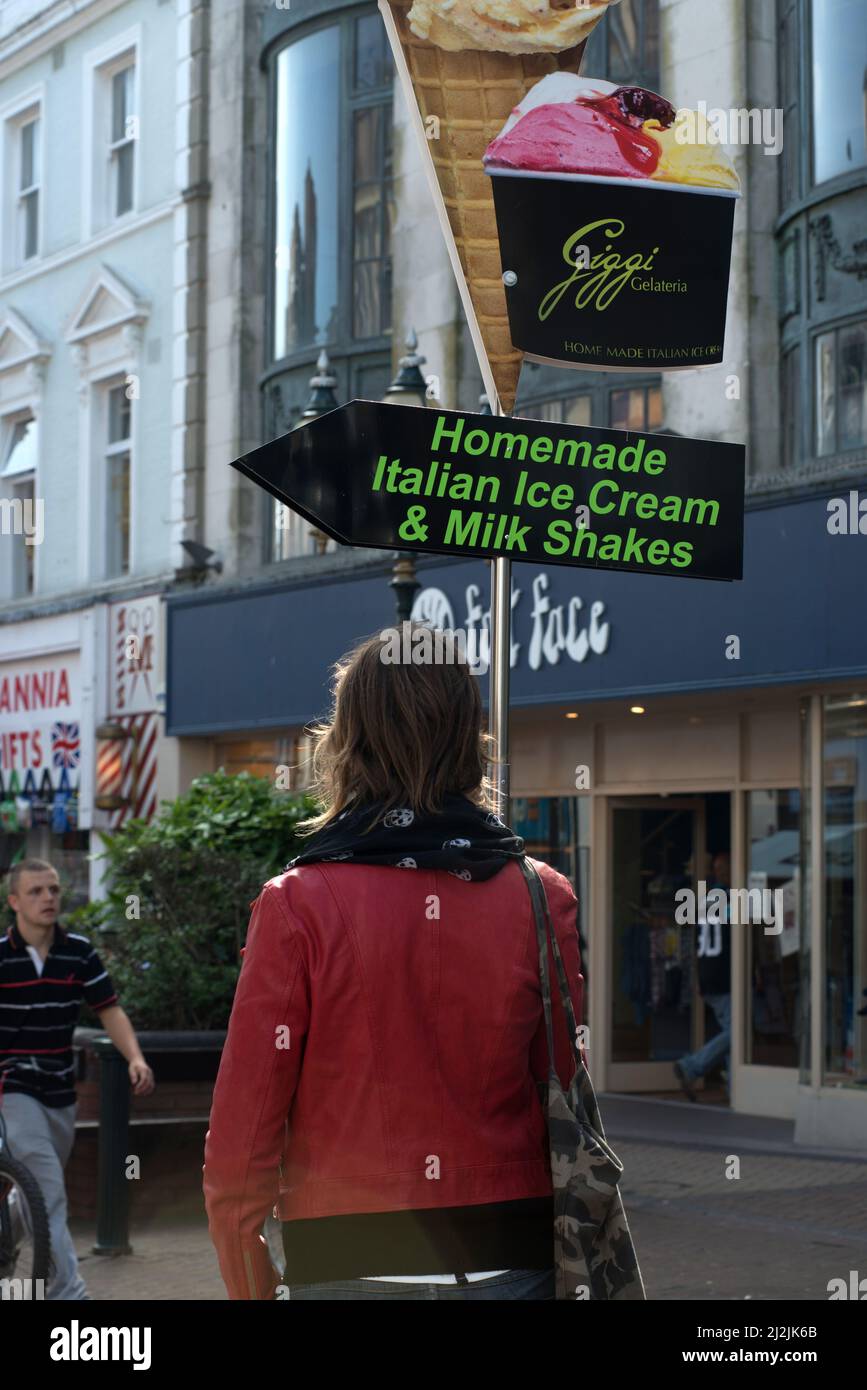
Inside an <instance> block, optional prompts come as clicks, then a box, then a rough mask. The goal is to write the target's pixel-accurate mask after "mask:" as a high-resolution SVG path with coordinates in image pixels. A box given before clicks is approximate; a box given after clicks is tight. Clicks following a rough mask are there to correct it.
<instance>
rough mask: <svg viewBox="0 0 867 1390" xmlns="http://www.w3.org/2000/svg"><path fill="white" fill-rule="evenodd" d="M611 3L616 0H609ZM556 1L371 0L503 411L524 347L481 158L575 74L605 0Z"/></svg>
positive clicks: (486, 372) (489, 382) (511, 397)
mask: <svg viewBox="0 0 867 1390" xmlns="http://www.w3.org/2000/svg"><path fill="white" fill-rule="evenodd" d="M611 3H616V0H611ZM608 4H609V0H602V2H601V3H596V4H592V3H591V4H576V3H575V0H569V2H568V4H566V3H562V0H561V3H558V0H379V8H380V10H381V12H382V14H383V18H384V19H385V22H386V27H387V29H388V34H389V39H390V41H391V46H392V51H393V53H394V58H395V63H396V65H397V70H398V74H399V76H400V78H401V80H402V85H403V88H404V91H405V93H406V95H407V99H408V102H409V105H410V113H411V115H412V116H413V120H414V124H415V128H416V133H417V136H418V139H419V142H420V146H421V148H422V151H423V155H424V159H425V164H426V169H427V173H428V178H429V181H430V183H431V186H432V189H433V191H434V194H435V196H436V201H437V206H438V208H439V210H440V213H441V220H442V223H443V231H444V234H445V237H446V245H447V247H448V250H449V254H450V256H451V259H452V264H453V266H454V268H455V273H456V275H457V278H458V285H459V288H460V290H461V296H462V299H463V303H464V308H465V311H466V313H467V318H468V321H469V325H470V331H471V333H472V336H473V341H474V344H475V347H476V352H477V354H478V355H479V359H480V365H481V367H482V375H483V377H484V378H485V384H486V386H487V389H488V392H489V394H490V393H491V392H492V390H493V391H495V392H496V395H497V397H498V398H499V402H500V407H501V409H502V410H503V411H504V412H505V413H506V414H508V413H509V412H510V411H511V409H512V406H513V405H514V402H515V392H516V390H517V385H518V375H519V373H520V370H521V361H522V358H523V353H522V352H521V351H520V350H519V349H518V348H516V347H515V346H514V344H513V341H512V335H511V330H510V326H509V312H508V306H507V303H506V291H505V287H504V284H503V266H502V262H501V258H500V243H499V237H498V231H497V216H496V211H495V208H494V193H493V188H492V184H491V179H490V178H488V177H487V175H486V173H485V169H484V164H483V159H484V155H485V152H486V150H487V148H488V146H489V145H490V144H491V142H492V141H493V140H494V139H496V137H497V136H498V135H499V134H500V132H501V131H502V129H503V125H504V123H505V122H506V121H507V120H508V118H509V116H510V115H511V113H512V112H513V110H514V109H515V108H516V107H517V106H518V105H519V104H520V102H521V101H523V100H524V98H525V97H526V96H527V94H528V93H529V92H530V91H531V90H532V88H533V87H534V86H535V85H536V84H537V83H538V82H539V81H540V80H541V79H542V78H543V77H545V76H547V75H549V74H551V73H556V72H567V73H573V74H576V75H577V73H578V70H579V68H580V65H581V58H582V55H583V52H584V44H585V42H586V39H587V37H588V35H589V34H590V32H591V30H592V29H593V28H595V26H596V24H598V22H599V20H600V19H601V18H602V17H603V15H604V14H605V12H606V10H607V8H608Z"/></svg>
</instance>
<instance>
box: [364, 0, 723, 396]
mask: <svg viewBox="0 0 867 1390" xmlns="http://www.w3.org/2000/svg"><path fill="white" fill-rule="evenodd" d="M610 2H611V3H616V2H617V0H610ZM379 7H380V10H381V11H382V13H383V16H384V18H385V22H386V27H387V29H388V33H389V38H390V40H391V44H392V49H393V51H394V55H395V61H396V63H397V68H398V73H399V75H400V77H401V80H402V85H403V87H404V90H405V92H406V94H407V98H408V100H409V103H410V113H411V115H412V117H413V120H414V124H415V129H416V134H417V136H418V139H419V142H420V146H421V148H422V150H423V152H424V158H425V167H426V170H427V174H428V179H429V182H430V184H431V188H432V190H433V193H434V197H435V203H436V206H437V208H438V210H439V213H440V220H441V223H442V227H443V232H444V235H445V239H446V245H447V247H448V250H449V254H450V256H451V259H452V264H453V266H454V268H455V273H456V275H457V278H458V285H459V288H460V290H461V295H462V299H463V303H464V309H465V311H466V314H467V318H468V321H469V325H470V331H471V334H472V337H473V342H474V345H475V348H476V352H477V354H478V356H479V361H480V365H481V367H482V374H483V376H484V378H485V384H486V387H487V389H488V392H489V393H490V392H491V391H492V390H494V391H495V392H496V395H497V397H498V398H499V403H500V408H501V410H502V411H503V412H505V413H506V414H508V413H510V412H511V410H512V407H513V405H514V401H515V394H516V390H517V385H518V375H519V373H520V369H521V362H522V360H523V358H524V357H525V356H527V357H529V358H531V359H532V360H534V361H537V362H547V363H551V364H554V365H557V366H567V367H578V368H580V367H590V368H596V369H599V368H605V369H608V370H626V371H629V370H632V371H634V370H635V369H636V368H638V369H639V370H653V371H667V370H672V369H678V368H685V367H687V368H688V367H701V366H710V365H713V364H714V363H719V362H721V361H722V360H723V352H724V339H725V322H726V308H727V299H728V282H729V271H730V265H731V246H732V233H733V226H734V204H735V199H736V198H737V196H738V190H739V181H738V177H737V174H736V173H735V169H734V166H733V164H732V162H731V160H730V158H729V157H728V155H727V154H726V153H725V151H724V150H723V149H722V148H721V147H720V145H719V141H718V139H717V138H716V133H715V131H714V130H713V129H712V128H711V127H710V126H709V124H708V121H707V119H706V118H705V117H704V116H703V115H702V114H700V113H699V112H692V111H676V110H675V108H674V106H672V104H671V103H670V102H669V101H667V100H666V99H665V98H664V97H662V96H659V95H657V94H656V93H655V92H649V91H646V90H644V89H643V88H641V87H635V86H615V85H614V84H613V83H611V82H605V81H601V80H596V79H592V78H585V77H581V76H579V68H580V65H581V59H582V56H583V51H584V44H585V42H586V39H587V36H588V34H589V33H590V32H591V30H592V29H593V28H594V27H595V25H596V24H597V23H598V22H599V20H600V19H601V18H602V17H603V16H604V14H605V12H606V10H607V8H608V5H607V3H600V4H593V3H589V4H587V3H583V2H582V0H568V3H567V0H379Z"/></svg>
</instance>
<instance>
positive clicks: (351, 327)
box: [264, 3, 394, 560]
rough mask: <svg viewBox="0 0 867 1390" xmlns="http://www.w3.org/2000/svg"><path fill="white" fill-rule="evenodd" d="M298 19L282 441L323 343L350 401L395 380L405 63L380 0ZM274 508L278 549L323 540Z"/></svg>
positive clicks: (278, 379)
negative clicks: (397, 191)
mask: <svg viewBox="0 0 867 1390" xmlns="http://www.w3.org/2000/svg"><path fill="white" fill-rule="evenodd" d="M293 16H294V19H293ZM286 24H287V26H291V27H288V33H287V36H286V39H285V40H283V41H282V42H281V44H280V46H279V47H275V48H272V50H271V52H270V54H269V59H268V70H269V76H270V85H271V104H270V109H271V143H270V150H271V161H272V163H271V181H270V182H271V208H272V211H271V228H272V236H273V263H272V271H271V283H270V295H269V303H270V326H269V344H270V356H271V366H270V367H269V368H268V370H267V371H266V374H265V381H264V396H265V412H266V414H265V434H266V438H269V439H272V438H274V437H275V436H277V435H280V434H283V433H285V432H286V431H287V430H289V429H292V428H293V427H294V426H295V425H296V424H297V423H298V421H299V419H300V417H301V413H302V411H303V410H304V408H305V406H306V404H307V401H308V399H309V396H310V379H311V377H312V376H313V375H314V373H315V364H316V359H317V357H318V355H319V353H320V352H321V350H322V348H326V349H327V351H328V355H329V359H330V364H331V370H332V371H333V373H334V376H335V377H336V381H337V384H336V387H335V395H336V397H337V400H338V401H345V400H349V399H351V398H352V397H354V396H360V397H366V398H368V399H370V398H374V399H376V398H379V397H380V396H382V394H383V393H384V391H385V390H386V388H387V386H388V383H389V381H390V378H391V239H392V227H393V222H394V198H393V189H392V180H393V117H392V91H393V81H394V67H393V63H392V59H391V53H390V50H389V47H388V40H387V38H386V33H385V26H384V24H383V22H382V19H381V17H380V14H379V12H378V10H377V9H376V8H375V7H374V6H370V5H366V6H363V7H361V6H358V5H354V6H353V5H344V6H340V5H339V4H337V5H334V4H331V5H325V4H318V3H307V4H303V5H299V7H298V9H297V10H296V8H295V6H293V8H292V11H291V12H290V14H289V15H288V16H287V19H286ZM281 39H282V36H281ZM267 505H268V507H269V524H268V526H267V535H268V538H269V539H268V543H267V547H268V558H269V559H272V560H280V559H286V558H288V557H289V556H290V555H296V554H299V553H308V552H311V553H312V552H313V551H314V550H315V549H316V548H317V547H316V538H315V537H312V536H310V537H306V538H305V537H302V536H301V535H300V534H299V531H298V528H297V527H286V526H282V525H279V524H277V521H278V520H279V518H278V517H277V513H278V511H282V510H283V509H282V508H279V507H278V506H277V504H274V503H268V504H267ZM305 536H306V533H305ZM308 542H309V543H308Z"/></svg>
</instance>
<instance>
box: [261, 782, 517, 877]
mask: <svg viewBox="0 0 867 1390" xmlns="http://www.w3.org/2000/svg"><path fill="white" fill-rule="evenodd" d="M523 855H524V841H523V840H522V839H521V838H520V836H518V835H513V834H512V832H511V830H510V829H509V827H508V826H507V825H505V824H504V823H503V822H502V821H501V820H500V819H499V818H498V817H497V816H496V815H494V813H493V812H492V811H486V810H485V809H484V807H482V806H476V805H475V804H474V803H473V802H472V801H469V800H468V799H467V798H466V797H465V796H458V795H447V796H446V797H445V798H444V801H443V808H442V810H441V811H440V812H438V813H437V814H435V815H430V814H428V813H426V812H421V811H413V810H411V809H410V808H409V807H401V806H397V807H395V806H391V807H389V808H388V809H386V808H384V807H383V806H382V805H381V804H376V803H370V802H368V803H366V804H365V805H363V806H358V807H350V808H349V809H348V810H346V811H342V812H341V814H340V815H339V816H338V817H337V818H336V820H333V821H331V822H330V823H329V824H328V825H326V826H324V827H323V829H322V830H319V831H317V832H316V834H315V835H313V836H311V838H310V840H309V841H308V844H307V848H306V849H305V850H304V852H303V853H302V854H299V855H298V856H297V857H296V858H295V859H293V860H292V861H291V863H289V864H287V866H286V867H287V868H289V869H295V868H299V867H300V866H301V865H303V864H316V863H323V864H327V863H346V864H382V865H390V866H391V867H393V868H395V869H445V870H447V871H448V872H449V873H450V874H454V875H455V877H456V878H462V879H466V880H467V882H472V881H481V880H483V879H487V878H493V876H494V874H497V873H499V872H500V870H501V869H502V868H503V866H504V865H505V864H508V863H509V862H510V860H518V859H521V858H523Z"/></svg>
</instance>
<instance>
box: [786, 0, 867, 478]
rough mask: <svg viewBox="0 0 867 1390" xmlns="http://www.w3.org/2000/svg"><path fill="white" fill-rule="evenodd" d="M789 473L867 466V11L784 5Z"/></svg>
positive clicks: (839, 0) (817, 2)
mask: <svg viewBox="0 0 867 1390" xmlns="http://www.w3.org/2000/svg"><path fill="white" fill-rule="evenodd" d="M777 19H778V80H779V102H780V106H781V107H782V108H783V111H784V137H785V138H784V141H783V152H782V157H781V159H780V219H779V222H778V225H777V239H778V246H779V255H780V325H781V335H782V344H781V346H782V353H781V399H782V410H781V417H782V420H783V421H784V422H785V425H784V430H783V433H782V440H781V444H782V459H781V467H782V469H783V471H784V473H785V472H789V471H795V472H797V471H798V470H799V469H804V468H806V469H809V470H810V471H812V470H814V469H815V466H816V464H819V465H821V466H822V467H823V469H826V470H827V471H828V473H835V472H841V471H845V472H852V471H853V470H858V471H860V470H861V469H862V468H864V467H865V466H867V254H865V244H864V237H863V232H864V226H865V224H867V5H865V4H864V0H777Z"/></svg>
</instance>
